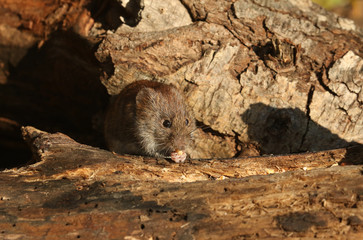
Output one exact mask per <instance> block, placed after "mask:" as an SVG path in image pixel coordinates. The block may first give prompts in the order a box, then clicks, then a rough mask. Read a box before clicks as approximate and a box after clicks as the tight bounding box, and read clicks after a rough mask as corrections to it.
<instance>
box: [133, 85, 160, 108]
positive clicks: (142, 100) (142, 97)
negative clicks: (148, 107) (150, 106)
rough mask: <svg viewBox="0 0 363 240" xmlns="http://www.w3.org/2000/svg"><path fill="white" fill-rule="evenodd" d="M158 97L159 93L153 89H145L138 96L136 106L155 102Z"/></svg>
mask: <svg viewBox="0 0 363 240" xmlns="http://www.w3.org/2000/svg"><path fill="white" fill-rule="evenodd" d="M156 97H157V92H156V91H155V90H154V89H152V88H143V89H141V90H140V91H139V92H138V93H137V95H136V105H140V104H142V105H145V104H146V103H147V102H148V101H153V100H154V99H156Z"/></svg>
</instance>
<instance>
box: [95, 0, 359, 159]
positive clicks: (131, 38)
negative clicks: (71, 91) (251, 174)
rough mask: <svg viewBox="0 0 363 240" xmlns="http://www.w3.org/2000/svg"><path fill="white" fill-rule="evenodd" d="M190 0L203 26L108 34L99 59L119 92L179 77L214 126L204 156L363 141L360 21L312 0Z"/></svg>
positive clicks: (204, 120)
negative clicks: (246, 148)
mask: <svg viewBox="0 0 363 240" xmlns="http://www.w3.org/2000/svg"><path fill="white" fill-rule="evenodd" d="M145 2H149V1H145ZM172 2H179V1H176V0H175V1H172ZM182 3H183V4H184V6H185V7H186V8H187V10H188V12H189V13H190V14H191V17H192V20H193V21H194V22H193V24H189V23H188V22H185V23H184V25H182V26H178V27H175V26H174V25H170V27H169V28H168V29H165V28H162V29H161V30H159V29H158V30H159V31H153V32H149V31H147V30H145V24H147V21H148V19H141V21H140V24H142V25H143V28H137V27H136V28H132V29H130V28H129V27H128V26H125V25H123V26H121V27H120V28H119V29H118V30H117V31H116V32H115V33H111V32H110V33H108V34H107V36H106V39H105V40H104V41H103V42H102V44H101V45H100V47H99V49H98V51H97V57H98V59H99V60H100V61H101V62H102V63H103V64H104V65H105V66H108V65H112V66H113V67H114V70H113V71H112V72H108V76H107V77H106V78H105V79H104V80H103V83H104V84H105V85H106V87H107V88H108V91H109V93H111V94H115V93H117V92H119V91H120V89H122V88H123V87H124V86H125V85H127V84H129V83H130V82H133V81H135V80H137V79H140V78H145V79H153V78H156V79H158V80H159V81H164V82H168V83H173V84H176V85H178V86H179V87H180V88H182V89H183V90H184V92H185V94H186V96H187V97H188V103H189V104H190V105H191V107H192V108H193V110H194V113H195V115H196V118H197V120H198V121H199V122H200V123H201V124H203V125H205V126H208V127H210V128H211V129H212V130H213V131H212V132H213V138H212V139H211V138H208V136H201V137H200V138H199V141H198V144H199V145H198V146H197V149H196V150H195V152H194V153H193V156H195V157H206V158H208V157H211V156H214V157H232V156H235V155H237V154H238V151H239V150H238V149H240V145H241V143H242V144H247V143H251V142H254V143H255V144H256V145H257V146H259V148H260V150H261V152H262V153H267V154H271V153H273V154H281V153H293V152H304V151H316V150H326V149H330V148H332V146H334V148H337V147H342V146H347V145H349V143H350V142H358V143H363V138H362V131H363V130H362V126H363V122H362V121H363V120H362V119H363V118H362V117H361V116H362V104H361V102H362V100H361V99H362V91H360V89H361V88H362V84H363V83H362V82H363V81H362V78H361V74H360V71H361V68H362V62H363V59H362V56H363V48H362V46H363V44H362V36H363V33H362V32H361V31H360V30H359V29H358V28H357V27H356V26H355V25H354V24H353V22H352V21H349V20H347V19H344V18H340V17H338V16H336V15H334V14H332V13H328V12H326V11H324V10H323V9H322V8H320V7H318V6H317V5H315V4H312V3H311V2H310V1H299V2H296V1H287V0H286V1H250V0H244V1H243V0H241V1H198V0H196V1H189V0H185V1H182ZM145 6H146V5H145ZM158 7H159V6H158V5H157V3H155V5H153V8H154V9H159V8H158ZM160 9H162V8H161V7H160ZM164 10H165V11H163V16H162V17H160V21H162V19H163V18H166V19H168V17H169V16H170V15H172V11H171V10H169V11H168V9H164ZM152 26H153V25H151V24H150V28H151V29H154V28H153V27H152ZM206 139H207V140H206ZM223 141H224V142H226V143H227V144H224V145H223V144H218V143H220V142H223ZM204 142H207V144H203V143H204Z"/></svg>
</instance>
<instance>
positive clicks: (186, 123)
mask: <svg viewBox="0 0 363 240" xmlns="http://www.w3.org/2000/svg"><path fill="white" fill-rule="evenodd" d="M188 124H189V120H188V118H187V119H185V125H187V126H188Z"/></svg>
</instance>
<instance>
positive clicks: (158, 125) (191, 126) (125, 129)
mask: <svg viewBox="0 0 363 240" xmlns="http://www.w3.org/2000/svg"><path fill="white" fill-rule="evenodd" d="M187 119H188V121H189V123H188V125H187V124H186V120H187ZM165 120H169V121H170V122H171V123H172V125H171V127H170V128H167V127H164V126H163V122H164V121H165ZM194 130H195V121H194V118H193V116H192V114H191V112H190V111H189V109H188V107H187V105H186V104H185V99H184V97H183V95H182V94H181V93H180V92H179V91H178V90H177V89H176V88H175V87H173V86H171V85H166V84H162V83H158V82H153V81H144V80H143V81H137V82H134V83H132V84H130V85H128V86H127V87H125V88H124V89H123V90H122V91H121V93H120V94H119V95H117V96H116V99H115V101H114V102H113V103H111V104H110V107H109V109H108V111H107V114H106V119H105V140H106V144H107V146H108V148H109V149H110V150H111V151H114V152H117V153H129V154H139V155H149V156H164V157H169V156H170V153H171V152H173V151H176V150H182V151H185V150H186V148H187V146H188V145H189V144H190V143H191V135H192V132H193V131H194Z"/></svg>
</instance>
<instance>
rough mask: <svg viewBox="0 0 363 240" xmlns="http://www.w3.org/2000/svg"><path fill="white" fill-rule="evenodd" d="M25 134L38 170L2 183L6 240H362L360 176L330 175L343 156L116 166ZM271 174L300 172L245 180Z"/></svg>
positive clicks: (64, 141) (110, 158) (5, 175)
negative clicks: (36, 158) (314, 239)
mask: <svg viewBox="0 0 363 240" xmlns="http://www.w3.org/2000/svg"><path fill="white" fill-rule="evenodd" d="M23 134H24V137H25V139H26V141H27V142H28V143H29V144H30V146H32V148H33V152H34V154H35V155H36V156H37V157H38V158H39V159H38V160H39V162H37V163H36V164H34V165H30V166H27V167H24V168H20V169H11V170H7V171H3V172H1V173H0V180H1V181H0V199H1V200H0V212H1V213H2V214H1V217H0V229H1V231H0V234H1V235H0V236H1V238H2V239H14V238H17V239H22V238H25V239H39V238H46V239H73V238H80V239H150V238H152V239H256V238H278V239H282V238H286V239H289V238H291V239H293V238H301V239H310V238H337V239H338V238H339V239H342V238H343V239H359V238H360V237H361V236H362V234H363V211H362V209H363V201H362V198H363V175H362V170H363V169H362V166H345V167H342V166H335V167H329V168H326V167H327V166H331V165H332V164H334V163H336V162H340V161H341V160H342V159H343V158H347V157H348V154H347V152H346V151H347V150H344V149H341V150H334V151H327V152H325V153H316V154H307V155H306V154H305V155H304V154H303V155H291V156H282V157H277V156H275V157H260V158H244V159H226V160H224V161H220V160H205V161H197V160H191V161H189V162H188V163H186V164H180V165H179V164H173V163H170V162H167V161H166V160H164V159H151V158H142V157H139V158H137V157H130V156H116V155H113V154H112V153H110V152H108V151H104V150H100V149H97V148H92V147H90V146H86V145H82V144H79V143H77V142H75V141H73V140H72V139H70V138H69V137H67V136H65V135H64V134H60V133H57V134H48V133H45V132H41V131H39V130H37V129H34V128H32V127H27V128H23ZM360 151H361V150H360ZM360 154H362V152H360ZM360 156H361V155H360ZM360 156H359V155H356V156H355V157H353V158H352V159H351V160H353V159H358V160H362V159H361V158H360ZM246 163H247V164H246ZM319 163H320V164H319ZM360 164H362V162H361V161H360ZM303 166H304V167H307V168H315V167H318V168H316V169H314V170H310V171H304V170H303V169H301V168H302V167H303ZM268 169H270V171H272V170H276V171H283V170H292V169H295V170H296V169H300V170H297V171H289V172H285V173H279V174H272V175H267V176H250V177H244V176H248V175H251V174H256V173H259V174H267V173H268V171H267V170H268ZM241 177H244V178H241ZM198 180H203V181H198Z"/></svg>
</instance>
